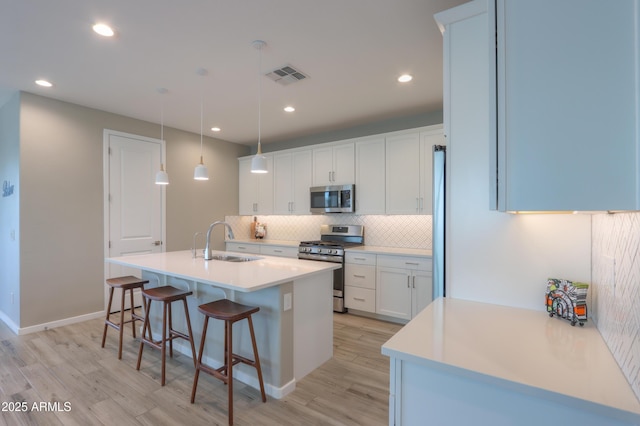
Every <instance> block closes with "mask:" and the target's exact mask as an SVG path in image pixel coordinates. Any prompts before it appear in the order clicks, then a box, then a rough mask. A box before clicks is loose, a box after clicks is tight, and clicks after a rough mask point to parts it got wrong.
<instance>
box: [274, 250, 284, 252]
mask: <svg viewBox="0 0 640 426" xmlns="http://www.w3.org/2000/svg"><path fill="white" fill-rule="evenodd" d="M273 252H274V253H282V250H274V251H273Z"/></svg>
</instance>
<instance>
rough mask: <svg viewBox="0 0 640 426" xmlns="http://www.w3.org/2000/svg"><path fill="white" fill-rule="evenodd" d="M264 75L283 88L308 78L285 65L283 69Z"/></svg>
mask: <svg viewBox="0 0 640 426" xmlns="http://www.w3.org/2000/svg"><path fill="white" fill-rule="evenodd" d="M265 75H266V76H267V77H269V78H270V79H271V80H273V81H275V82H276V83H278V84H281V85H283V86H287V85H289V84H291V83H295V82H297V81H300V80H304V79H305V78H308V76H307V75H305V74H303V73H302V72H300V71H299V70H297V69H296V68H294V67H292V66H291V65H285V66H284V67H282V68H278V69H275V70H273V71H271V72H269V73H267V74H265Z"/></svg>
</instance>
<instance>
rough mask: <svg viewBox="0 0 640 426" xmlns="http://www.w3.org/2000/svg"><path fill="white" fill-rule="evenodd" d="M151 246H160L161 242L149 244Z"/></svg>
mask: <svg viewBox="0 0 640 426" xmlns="http://www.w3.org/2000/svg"><path fill="white" fill-rule="evenodd" d="M151 245H152V246H161V245H162V241H154V242H152V243H151Z"/></svg>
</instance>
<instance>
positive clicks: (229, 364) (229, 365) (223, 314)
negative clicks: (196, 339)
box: [191, 299, 267, 425]
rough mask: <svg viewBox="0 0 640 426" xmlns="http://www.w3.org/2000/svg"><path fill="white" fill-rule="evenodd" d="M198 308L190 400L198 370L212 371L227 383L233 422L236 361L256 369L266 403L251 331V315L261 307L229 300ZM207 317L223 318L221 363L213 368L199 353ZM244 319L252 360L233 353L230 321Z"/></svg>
mask: <svg viewBox="0 0 640 426" xmlns="http://www.w3.org/2000/svg"><path fill="white" fill-rule="evenodd" d="M198 310H199V311H200V312H202V313H203V314H204V316H205V317H204V327H203V329H202V341H201V342H200V350H199V352H198V363H197V365H196V374H195V377H194V378H193V389H192V390H191V403H192V404H193V402H194V400H195V398H196V388H197V387H198V376H199V375H200V371H204V372H205V373H208V374H211V375H212V376H213V377H216V378H218V379H220V380H222V381H223V382H224V383H225V384H226V385H228V386H229V389H228V394H229V424H230V425H232V424H233V366H234V365H236V364H239V363H241V362H242V363H244V364H247V365H250V366H252V367H254V368H255V369H256V371H257V372H258V381H259V382H260V393H261V394H262V402H267V397H266V395H265V393H264V383H263V381H262V368H261V367H260V358H259V357H258V347H257V346H256V336H255V334H254V332H253V321H252V320H251V315H252V314H254V313H256V312H258V311H259V310H260V308H258V307H251V306H246V305H241V304H240V303H236V302H232V301H231V300H228V299H221V300H216V301H215V302H210V303H206V304H204V305H200V306H198ZM209 318H215V319H219V320H222V321H224V365H223V366H222V367H220V368H217V369H214V368H212V367H209V366H207V365H204V364H203V363H202V353H203V351H204V342H205V340H206V337H207V325H208V324H209ZM243 319H247V320H248V321H249V331H250V332H251V343H252V345H253V357H254V360H253V361H252V360H250V359H248V358H245V357H243V356H240V355H237V354H234V353H233V347H232V343H233V335H232V331H233V323H235V322H237V321H240V320H243Z"/></svg>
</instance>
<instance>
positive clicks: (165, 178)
mask: <svg viewBox="0 0 640 426" xmlns="http://www.w3.org/2000/svg"><path fill="white" fill-rule="evenodd" d="M157 92H158V93H159V94H161V95H164V94H165V93H167V89H165V88H164V87H161V88H159V89H158V90H157ZM160 140H162V141H164V102H163V103H162V107H161V108H160ZM156 185H169V175H168V174H167V172H165V171H164V164H163V163H160V171H159V172H158V173H156Z"/></svg>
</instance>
